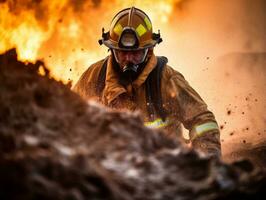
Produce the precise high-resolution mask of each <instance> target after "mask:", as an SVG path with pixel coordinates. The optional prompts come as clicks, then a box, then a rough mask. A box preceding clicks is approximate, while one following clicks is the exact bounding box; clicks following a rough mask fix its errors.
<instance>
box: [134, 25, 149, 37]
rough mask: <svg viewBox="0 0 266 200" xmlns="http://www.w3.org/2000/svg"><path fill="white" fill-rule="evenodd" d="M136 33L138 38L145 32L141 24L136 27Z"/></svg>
mask: <svg viewBox="0 0 266 200" xmlns="http://www.w3.org/2000/svg"><path fill="white" fill-rule="evenodd" d="M136 31H137V33H138V35H139V36H140V37H141V36H142V35H143V34H144V33H146V32H147V30H146V28H145V27H144V26H143V25H142V24H140V25H138V27H137V28H136Z"/></svg>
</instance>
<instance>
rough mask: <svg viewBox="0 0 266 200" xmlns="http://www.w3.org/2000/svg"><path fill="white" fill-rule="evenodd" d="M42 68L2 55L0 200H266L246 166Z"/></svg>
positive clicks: (263, 179)
mask: <svg viewBox="0 0 266 200" xmlns="http://www.w3.org/2000/svg"><path fill="white" fill-rule="evenodd" d="M40 67H43V68H44V69H45V66H44V64H43V63H42V62H37V63H35V64H31V63H28V64H25V63H23V62H20V61H18V60H17V55H16V51H15V50H10V51H8V52H6V53H5V54H3V55H0V177H1V179H0V199H22V200H23V199H57V200H58V199H77V200H81V199H125V200H131V199H132V200H133V199H139V200H140V199H141V200H143V199H145V200H146V199H147V200H153V199H158V200H159V199H161V200H164V199H204V200H205V199H259V197H261V198H263V197H264V198H265V196H266V194H265V189H264V188H265V186H266V174H265V172H264V171H261V170H258V168H256V167H254V166H253V165H252V164H251V163H250V162H248V161H239V162H235V163H233V164H231V165H228V164H225V163H223V162H221V161H219V160H215V159H209V158H203V157H200V156H199V155H198V154H197V153H196V152H194V151H192V150H188V149H185V148H183V147H182V146H181V144H179V143H177V142H175V141H172V140H169V139H168V138H166V137H164V135H163V134H162V133H161V132H158V131H153V130H151V129H148V128H145V127H144V126H143V125H142V121H141V119H140V117H139V116H138V115H136V114H129V113H122V112H112V111H108V110H106V109H105V108H102V107H100V106H97V105H94V104H93V103H89V104H87V103H86V102H84V101H83V100H82V99H81V98H80V97H79V96H78V95H76V94H75V93H73V92H71V91H70V89H69V88H68V87H67V86H65V85H63V84H62V83H60V82H57V81H55V80H53V79H52V78H50V77H49V72H48V70H45V72H46V75H45V76H40V75H38V70H39V68H40Z"/></svg>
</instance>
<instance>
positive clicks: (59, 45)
mask: <svg viewBox="0 0 266 200" xmlns="http://www.w3.org/2000/svg"><path fill="white" fill-rule="evenodd" d="M176 2H178V0H167V1H165V0H160V1H156V3H153V1H147V0H146V1H143V0H135V1H123V0H117V1H114V2H110V1H107V0H105V1H95V0H86V1H82V0H79V1H75V3H71V2H70V1H68V0H63V1H62V0H54V1H52V2H51V1H48V0H44V1H35V3H34V2H33V1H30V0H22V1H20V3H16V2H14V1H12V0H7V1H4V3H0V10H1V12H0V38H1V43H0V53H3V52H4V51H6V50H8V49H10V48H13V47H16V48H17V51H18V57H19V59H20V60H23V61H35V60H37V59H43V60H44V61H45V63H46V64H47V65H48V68H49V67H50V71H51V74H52V76H53V77H55V78H56V79H59V80H62V81H63V82H65V83H66V82H68V81H73V82H74V83H75V82H76V81H77V80H78V78H79V77H80V75H81V74H82V72H83V71H85V70H86V68H87V67H88V66H89V65H90V64H92V63H93V62H95V61H97V60H99V59H102V58H103V57H104V56H105V55H106V51H107V50H106V48H100V47H99V46H98V43H97V41H98V39H99V38H100V37H101V28H102V27H105V29H108V28H109V24H110V21H111V19H112V17H113V16H114V15H115V14H116V12H118V11H119V10H121V9H123V8H126V7H130V6H136V7H138V8H141V9H143V10H145V12H147V14H148V15H149V16H150V18H151V20H152V21H154V22H156V23H154V24H156V26H158V27H160V28H161V27H162V26H164V25H165V24H167V21H168V18H169V16H170V15H171V12H172V9H173V6H174V5H175V3H176ZM155 30H156V29H155Z"/></svg>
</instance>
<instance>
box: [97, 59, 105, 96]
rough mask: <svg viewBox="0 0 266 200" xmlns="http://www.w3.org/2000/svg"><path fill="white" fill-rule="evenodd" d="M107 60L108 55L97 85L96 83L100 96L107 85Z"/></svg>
mask: <svg viewBox="0 0 266 200" xmlns="http://www.w3.org/2000/svg"><path fill="white" fill-rule="evenodd" d="M107 61H108V57H106V58H105V59H104V62H103V65H102V68H101V71H100V73H99V76H98V80H97V85H96V94H98V96H100V95H101V93H102V91H103V89H104V87H105V78H106V69H107Z"/></svg>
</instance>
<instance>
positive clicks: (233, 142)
mask: <svg viewBox="0 0 266 200" xmlns="http://www.w3.org/2000/svg"><path fill="white" fill-rule="evenodd" d="M170 26H171V27H172V29H171V30H163V31H162V35H163V36H164V44H163V45H162V46H161V47H159V48H160V49H159V50H158V53H159V54H164V55H167V56H168V58H169V60H170V65H172V66H173V67H174V68H175V69H177V70H178V71H180V72H181V73H183V74H184V75H185V77H186V79H187V80H189V82H190V83H191V85H192V86H193V87H194V88H195V89H196V90H197V91H198V92H199V93H200V94H201V96H202V97H203V99H205V101H206V102H207V103H208V105H209V108H210V109H211V110H212V111H213V112H214V113H215V115H216V118H217V120H218V122H219V124H220V127H221V139H222V147H223V152H224V154H228V153H230V152H232V151H234V150H236V149H237V148H239V147H240V146H241V147H242V144H243V145H248V144H255V143H258V142H260V141H262V140H264V141H265V140H266V130H265V129H266V127H265V124H266V117H265V111H266V110H265V108H266V102H265V97H266V94H265V91H266V80H265V77H266V70H265V66H266V1H264V0H254V1H250V0H234V1H229V0H225V1H218V0H215V1H213V0H204V1H199V0H184V1H181V2H179V3H176V5H175V9H174V12H173V14H172V16H171V19H170ZM164 33H165V34H164Z"/></svg>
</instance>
